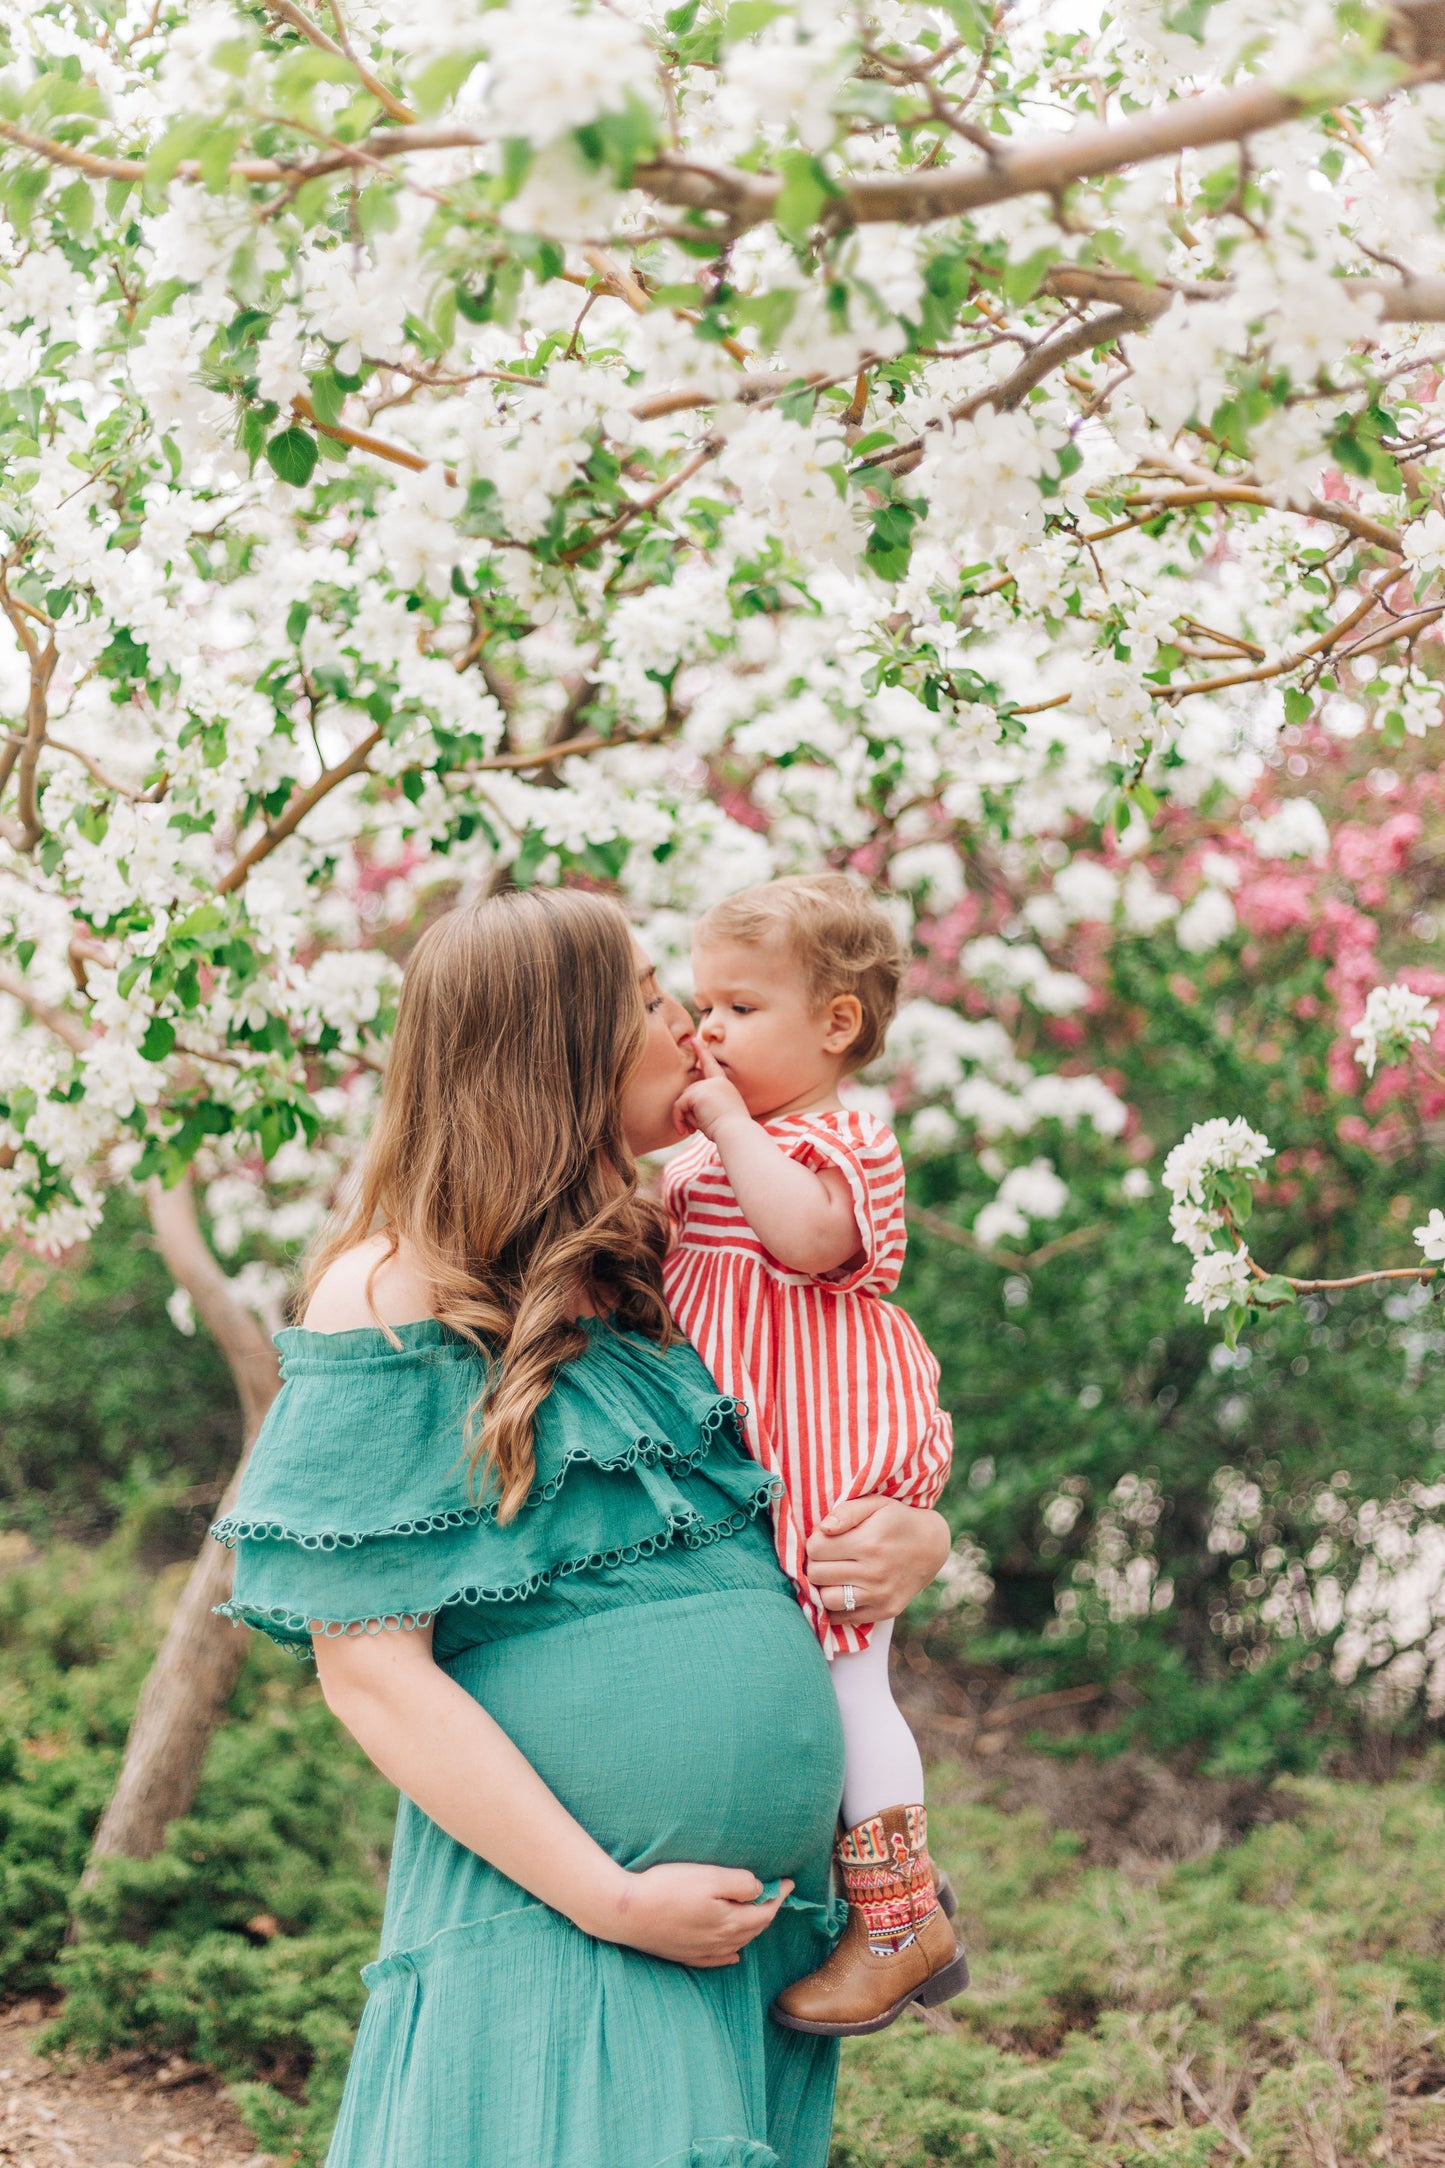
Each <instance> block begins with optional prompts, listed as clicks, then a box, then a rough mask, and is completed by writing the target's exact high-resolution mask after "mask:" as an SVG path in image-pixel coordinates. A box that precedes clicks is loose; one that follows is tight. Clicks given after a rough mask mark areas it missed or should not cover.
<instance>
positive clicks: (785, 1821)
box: [447, 1590, 843, 1880]
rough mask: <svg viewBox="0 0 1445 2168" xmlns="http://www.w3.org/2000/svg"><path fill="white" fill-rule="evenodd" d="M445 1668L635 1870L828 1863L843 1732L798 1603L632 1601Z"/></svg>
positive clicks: (777, 1868)
mask: <svg viewBox="0 0 1445 2168" xmlns="http://www.w3.org/2000/svg"><path fill="white" fill-rule="evenodd" d="M447 1668H448V1670H449V1671H450V1672H451V1674H452V1676H453V1678H455V1679H456V1680H457V1682H458V1684H459V1685H461V1686H464V1687H465V1688H466V1690H467V1692H468V1693H470V1694H473V1695H474V1696H475V1697H476V1699H477V1700H478V1701H480V1702H481V1704H482V1706H483V1707H484V1708H485V1709H486V1710H487V1711H488V1713H489V1714H490V1715H491V1716H493V1717H495V1719H496V1721H497V1722H498V1723H499V1724H500V1725H501V1726H502V1729H503V1730H504V1731H505V1732H506V1733H507V1734H508V1736H509V1737H510V1738H511V1739H512V1740H513V1741H514V1742H515V1743H516V1745H517V1746H518V1747H520V1748H521V1750H522V1752H523V1753H524V1754H525V1755H526V1757H527V1759H528V1761H530V1762H531V1764H532V1766H533V1768H534V1769H535V1770H536V1771H537V1773H538V1775H539V1776H540V1777H541V1778H542V1780H543V1782H544V1783H545V1784H547V1785H548V1786H549V1787H550V1789H551V1790H552V1791H554V1792H555V1793H556V1794H557V1796H558V1798H559V1799H560V1800H561V1801H562V1803H563V1804H564V1806H566V1807H567V1808H568V1810H569V1811H570V1812H571V1813H572V1814H574V1815H575V1816H576V1817H577V1819H578V1821H579V1822H580V1823H581V1824H582V1826H583V1828H584V1829H586V1830H587V1831H588V1832H589V1834H590V1835H592V1836H593V1837H595V1838H596V1839H597V1842H598V1843H599V1844H600V1845H602V1847H603V1848H604V1850H606V1851H608V1852H610V1853H611V1855H612V1857H613V1858H614V1859H616V1860H619V1861H621V1862H622V1864H623V1865H624V1866H628V1867H650V1866H654V1865H656V1863H657V1862H658V1861H660V1860H675V1859H688V1860H707V1861H710V1862H712V1863H714V1864H716V1865H719V1866H728V1867H749V1868H751V1869H752V1871H753V1872H754V1873H755V1874H758V1875H761V1876H762V1877H763V1878H764V1880H767V1879H769V1878H770V1877H772V1876H774V1875H780V1874H791V1875H795V1876H797V1875H800V1874H809V1876H810V1879H811V1873H812V1870H814V1869H815V1867H816V1863H817V1860H818V1858H819V1856H820V1855H821V1856H822V1857H823V1858H824V1860H826V1857H827V1854H828V1851H829V1848H830V1844H831V1839H832V1834H833V1828H834V1823H835V1820H836V1816H837V1811H838V1798H839V1793H840V1790H841V1786H842V1759H843V1755H842V1736H841V1732H840V1729H839V1724H838V1714H837V1707H836V1704H835V1701H834V1698H833V1691H832V1687H831V1685H830V1683H829V1680H828V1672H827V1664H826V1662H825V1661H824V1659H823V1657H822V1655H821V1652H820V1651H819V1649H818V1646H817V1643H816V1641H815V1640H814V1638H813V1636H812V1634H811V1633H809V1631H808V1629H807V1627H806V1625H805V1624H804V1622H803V1619H802V1616H801V1614H800V1613H799V1611H798V1608H797V1605H796V1604H795V1603H794V1602H793V1600H792V1598H791V1596H789V1595H786V1594H783V1593H781V1592H777V1593H774V1592H771V1591H769V1592H766V1593H765V1592H761V1591H753V1590H747V1591H743V1590H733V1591H728V1592H727V1593H725V1594H709V1595H701V1596H693V1597H682V1598H673V1599H672V1600H670V1601H666V1602H660V1603H636V1604H628V1605H626V1606H624V1607H622V1608H621V1609H618V1610H611V1611H605V1612H602V1613H601V1614H599V1615H595V1616H593V1617H592V1618H589V1619H586V1620H579V1621H578V1622H577V1623H576V1624H574V1625H570V1626H562V1627H556V1628H553V1629H551V1630H550V1631H548V1632H546V1633H540V1634H527V1635H523V1636H521V1637H519V1638H517V1639H514V1640H510V1641H502V1642H492V1643H488V1644H486V1645H484V1646H482V1647H480V1648H476V1649H471V1650H468V1651H467V1652H466V1653H465V1654H464V1655H462V1656H459V1657H456V1658H454V1659H453V1660H452V1661H451V1662H450V1663H449V1664H448V1666H447Z"/></svg>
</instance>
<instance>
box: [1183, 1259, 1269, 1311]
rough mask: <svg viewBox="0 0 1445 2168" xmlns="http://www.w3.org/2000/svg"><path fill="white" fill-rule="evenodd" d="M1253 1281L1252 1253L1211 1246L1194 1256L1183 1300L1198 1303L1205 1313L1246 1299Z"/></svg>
mask: <svg viewBox="0 0 1445 2168" xmlns="http://www.w3.org/2000/svg"><path fill="white" fill-rule="evenodd" d="M1252 1284H1253V1280H1252V1275H1251V1273H1250V1269H1249V1254H1248V1252H1247V1251H1245V1250H1231V1251H1229V1252H1228V1253H1226V1252H1224V1251H1222V1250H1211V1251H1209V1252H1207V1253H1206V1254H1205V1255H1203V1256H1199V1257H1196V1258H1195V1260H1194V1270H1193V1272H1192V1273H1191V1274H1190V1277H1189V1285H1188V1287H1187V1288H1186V1289H1185V1291H1184V1300H1185V1301H1186V1302H1192V1303H1195V1304H1197V1305H1198V1307H1199V1308H1200V1309H1201V1310H1202V1311H1203V1312H1204V1315H1205V1316H1206V1317H1213V1315H1214V1314H1215V1312H1216V1311H1217V1310H1228V1309H1230V1308H1232V1307H1233V1305H1234V1304H1236V1303H1241V1302H1245V1301H1247V1299H1248V1297H1249V1291H1250V1287H1251V1286H1252Z"/></svg>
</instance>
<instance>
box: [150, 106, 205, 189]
mask: <svg viewBox="0 0 1445 2168" xmlns="http://www.w3.org/2000/svg"><path fill="white" fill-rule="evenodd" d="M212 126H213V123H212V122H211V121H210V120H208V119H207V118H206V116H205V115H204V114H202V113H191V114H188V115H187V117H186V119H184V120H178V121H176V122H175V123H174V124H173V125H172V126H171V127H169V128H167V130H166V132H165V134H164V135H163V136H162V137H161V139H160V141H159V143H157V144H156V146H155V148H154V150H153V151H152V152H151V154H150V156H149V158H147V160H146V173H145V191H146V194H147V195H148V196H149V197H151V198H152V199H153V200H155V201H159V200H160V199H161V198H162V197H164V195H165V192H166V190H167V188H169V186H170V184H171V182H172V181H173V180H174V179H175V176H176V169H177V167H178V166H180V164H181V163H182V161H183V160H185V159H187V158H194V157H195V156H196V155H197V153H198V152H199V150H200V148H201V145H202V144H203V143H204V141H205V139H206V137H207V136H208V135H209V134H210V132H211V129H212Z"/></svg>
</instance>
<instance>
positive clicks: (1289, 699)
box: [1284, 685, 1315, 726]
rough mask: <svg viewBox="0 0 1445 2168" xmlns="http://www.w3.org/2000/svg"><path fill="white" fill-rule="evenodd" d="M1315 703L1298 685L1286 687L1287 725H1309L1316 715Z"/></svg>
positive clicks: (1285, 711) (1285, 717)
mask: <svg viewBox="0 0 1445 2168" xmlns="http://www.w3.org/2000/svg"><path fill="white" fill-rule="evenodd" d="M1314 705H1315V704H1314V702H1313V701H1312V700H1311V698H1310V696H1309V694H1308V693H1306V692H1301V691H1300V688H1299V687H1298V685H1286V687H1285V689H1284V719H1285V721H1286V722H1287V723H1294V724H1295V725H1297V726H1298V725H1300V724H1303V723H1307V722H1308V721H1309V719H1310V717H1311V715H1313V713H1314Z"/></svg>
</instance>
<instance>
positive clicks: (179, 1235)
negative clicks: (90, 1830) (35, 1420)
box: [82, 1175, 280, 1888]
mask: <svg viewBox="0 0 1445 2168" xmlns="http://www.w3.org/2000/svg"><path fill="white" fill-rule="evenodd" d="M146 1203H147V1206H148V1207H149V1210H150V1218H151V1226H152V1227H153V1228H154V1230H155V1236H156V1247H157V1248H158V1250H159V1251H160V1253H161V1256H162V1257H163V1258H164V1259H165V1262H166V1264H167V1265H168V1266H169V1268H170V1271H171V1275H172V1277H173V1279H174V1280H175V1283H176V1285H177V1286H178V1287H181V1288H184V1289H185V1291H186V1293H187V1294H188V1295H189V1296H190V1298H191V1300H192V1302H193V1303H194V1304H195V1308H196V1314H197V1315H198V1316H199V1317H200V1319H201V1320H202V1322H203V1323H204V1324H205V1326H206V1328H207V1329H208V1331H209V1332H210V1333H211V1334H212V1335H213V1336H214V1338H215V1340H216V1343H217V1345H218V1346H219V1347H220V1349H221V1351H222V1353H223V1354H224V1356H225V1358H226V1361H227V1363H228V1365H229V1367H230V1371H231V1376H232V1378H233V1379H234V1380H235V1385H236V1392H237V1396H238V1398H239V1400H240V1403H241V1427H242V1446H241V1455H240V1459H239V1461H238V1462H237V1465H236V1469H235V1472H234V1474H233V1475H232V1477H231V1480H230V1482H229V1483H228V1484H227V1486H226V1490H225V1494H224V1496H223V1497H222V1499H221V1502H220V1507H219V1512H220V1514H222V1515H224V1514H225V1513H227V1512H229V1511H230V1509H231V1507H232V1506H233V1505H234V1504H235V1502H236V1495H237V1492H238V1491H239V1489H240V1484H241V1477H242V1474H243V1473H244V1471H245V1467H246V1463H247V1460H248V1459H249V1457H250V1451H251V1446H252V1443H253V1442H254V1439H255V1436H256V1433H257V1431H258V1430H259V1429H260V1427H261V1422H262V1419H263V1417H264V1416H265V1413H266V1410H267V1409H268V1408H269V1406H270V1405H271V1402H272V1401H273V1400H274V1398H275V1396H276V1391H277V1388H278V1386H279V1384H280V1369H279V1366H278V1364H277V1360H276V1350H275V1349H274V1347H273V1346H272V1345H271V1342H270V1341H269V1340H268V1339H267V1337H266V1334H265V1333H264V1332H263V1331H262V1329H261V1327H260V1325H259V1324H258V1323H257V1322H256V1320H255V1318H254V1317H253V1316H252V1315H251V1313H250V1311H249V1310H248V1309H246V1307H245V1305H244V1304H243V1303H241V1302H239V1301H238V1300H237V1298H236V1294H235V1291H234V1289H233V1288H232V1286H231V1283H230V1281H229V1279H228V1278H227V1276H226V1274H225V1273H224V1272H223V1271H222V1270H221V1267H220V1265H219V1264H218V1263H217V1261H216V1259H215V1257H214V1255H213V1254H212V1252H211V1250H210V1248H209V1246H208V1244H207V1242H206V1238H205V1236H204V1235H203V1234H202V1232H201V1225H200V1221H199V1219H198V1217H197V1214H196V1200H195V1191H194V1189H193V1187H192V1184H191V1179H190V1176H189V1175H187V1176H185V1177H184V1179H183V1180H182V1181H181V1182H179V1183H178V1184H177V1186H176V1187H175V1188H174V1189H163V1188H162V1187H161V1185H160V1184H159V1182H150V1183H148V1184H147V1186H146ZM233 1563H234V1561H233V1554H232V1553H231V1552H230V1551H228V1550H224V1549H223V1548H222V1547H221V1545H220V1544H219V1543H213V1542H212V1541H211V1540H210V1538H209V1537H207V1539H206V1541H205V1542H204V1543H203V1545H202V1546H201V1550H200V1554H199V1556H198V1557H197V1559H196V1562H195V1565H194V1566H193V1567H192V1568H191V1575H190V1579H189V1580H188V1581H187V1583H186V1585H185V1588H184V1590H183V1591H182V1593H181V1599H180V1601H179V1603H178V1604H177V1605H176V1608H175V1611H174V1612H173V1613H172V1616H171V1621H170V1624H169V1626H168V1627H167V1629H166V1635H165V1639H164V1640H163V1641H162V1643H161V1646H160V1650H159V1652H158V1654H157V1656H156V1660H155V1662H154V1664H153V1665H152V1666H151V1669H150V1671H149V1673H148V1674H147V1677H146V1682H145V1685H144V1686H143V1687H142V1689H141V1697H140V1701H139V1703H138V1704H137V1707H136V1713H135V1719H134V1721H133V1723H132V1725H131V1728H130V1736H129V1738H128V1739H127V1741H126V1749H125V1759H124V1761H123V1762H122V1764H121V1771H120V1776H119V1778H118V1779H117V1781H116V1787H115V1790H114V1791H113V1792H112V1794H111V1796H110V1800H109V1802H108V1804H107V1806H106V1810H105V1813H104V1815H103V1816H102V1818H101V1822H100V1826H99V1828H98V1829H97V1830H96V1833H95V1841H94V1843H93V1845H92V1847H91V1854H90V1864H89V1866H88V1867H87V1869H86V1873H85V1877H84V1881H83V1883H82V1887H83V1888H84V1887H88V1886H91V1885H93V1883H94V1881H95V1880H96V1870H97V1864H98V1862H100V1861H101V1860H104V1859H109V1858H115V1857H120V1858H125V1859H150V1858H151V1857H153V1855H154V1854H155V1853H156V1852H158V1851H159V1850H160V1847H161V1843H162V1841H163V1839H164V1837H165V1833H166V1829H167V1826H168V1825H169V1824H170V1823H171V1822H172V1821H174V1820H175V1818H176V1816H177V1815H178V1814H184V1813H185V1811H186V1809H187V1807H188V1806H189V1805H190V1803H191V1800H192V1799H193V1798H194V1796H195V1790H196V1785H197V1783H198V1781H199V1779H200V1774H201V1765H202V1762H203V1761H204V1759H205V1753H206V1747H207V1744H208V1743H209V1741H210V1738H211V1734H212V1732H213V1731H214V1730H215V1727H216V1724H217V1723H218V1721H219V1720H220V1716H221V1712H222V1710H223V1709H224V1707H225V1705H226V1702H227V1700H228V1698H229V1696H230V1692H231V1688H232V1687H233V1686H234V1685H235V1682H236V1674H237V1672H238V1671H239V1670H240V1668H241V1665H242V1663H243V1662H244V1661H245V1655H246V1641H245V1637H244V1636H243V1635H241V1634H239V1633H236V1632H235V1631H234V1630H233V1629H232V1627H231V1626H230V1625H229V1624H228V1622H227V1621H226V1620H224V1619H219V1618H216V1617H215V1616H214V1613H215V1607H216V1605H217V1604H218V1603H224V1602H225V1600H226V1598H227V1597H228V1596H229V1595H230V1593H231V1580H232V1571H233Z"/></svg>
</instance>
